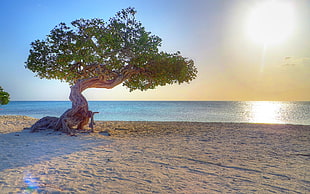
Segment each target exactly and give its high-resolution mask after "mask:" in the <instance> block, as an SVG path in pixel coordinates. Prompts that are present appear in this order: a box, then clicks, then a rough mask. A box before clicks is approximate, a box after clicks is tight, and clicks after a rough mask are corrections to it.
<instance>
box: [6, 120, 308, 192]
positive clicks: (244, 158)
mask: <svg viewBox="0 0 310 194" xmlns="http://www.w3.org/2000/svg"><path fill="white" fill-rule="evenodd" d="M35 121H36V120H35V119H32V118H29V117H22V116H0V146H1V147H0V159H1V162H0V190H1V192H2V193H10V192H11V193H27V192H28V193H310V126H297V125H266V124H265V125H264V124H233V123H189V122H120V121H119V122H97V125H96V131H97V132H96V133H91V134H89V133H81V134H77V136H67V135H65V134H61V133H58V132H53V131H42V132H39V133H29V131H28V130H23V128H24V127H29V126H30V125H31V124H33V123H34V122H35ZM107 134H110V136H107Z"/></svg>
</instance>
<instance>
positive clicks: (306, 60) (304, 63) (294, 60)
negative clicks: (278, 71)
mask: <svg viewBox="0 0 310 194" xmlns="http://www.w3.org/2000/svg"><path fill="white" fill-rule="evenodd" d="M282 66H283V67H306V68H309V67H310V57H292V56H287V57H284V60H283V63H282Z"/></svg>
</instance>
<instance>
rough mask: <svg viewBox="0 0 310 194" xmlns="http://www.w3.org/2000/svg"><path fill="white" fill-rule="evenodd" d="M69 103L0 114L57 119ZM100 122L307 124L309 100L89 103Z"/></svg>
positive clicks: (13, 106) (16, 106)
mask: <svg viewBox="0 0 310 194" xmlns="http://www.w3.org/2000/svg"><path fill="white" fill-rule="evenodd" d="M70 107H71V102H70V101H11V102H10V103H9V104H8V105H3V106H0V115H25V116H30V117H34V118H42V117H44V116H58V117H59V116H60V115H61V114H62V113H63V112H64V111H66V110H67V109H69V108H70ZM89 109H90V110H91V111H94V112H99V113H98V114H96V115H95V120H100V121H189V122H229V123H277V124H300V125H310V101H305V102H300V101H298V102H288V101H283V102H282V101H89Z"/></svg>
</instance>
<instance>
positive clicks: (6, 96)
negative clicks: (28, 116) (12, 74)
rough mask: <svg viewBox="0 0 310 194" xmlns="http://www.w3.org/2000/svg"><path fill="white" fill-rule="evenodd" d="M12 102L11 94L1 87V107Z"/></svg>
mask: <svg viewBox="0 0 310 194" xmlns="http://www.w3.org/2000/svg"><path fill="white" fill-rule="evenodd" d="M9 102H10V94H9V93H7V92H5V91H4V90H3V88H2V87H1V86H0V105H5V104H8V103H9Z"/></svg>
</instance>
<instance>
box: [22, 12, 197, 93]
mask: <svg viewBox="0 0 310 194" xmlns="http://www.w3.org/2000/svg"><path fill="white" fill-rule="evenodd" d="M135 14H136V10H135V9H134V8H130V7H129V8H127V9H124V10H122V11H120V12H118V13H117V14H116V15H115V16H114V17H112V18H110V20H109V21H108V22H105V21H103V20H102V19H79V20H75V21H73V22H71V25H70V26H68V25H67V24H65V23H60V24H59V25H57V26H56V27H55V28H54V29H53V30H51V32H50V34H49V35H48V36H47V37H46V39H45V40H36V41H34V42H32V43H31V49H30V54H29V56H28V60H27V62H26V66H25V67H26V68H28V69H30V70H31V71H33V72H34V73H36V75H37V76H38V77H40V78H47V79H59V80H62V81H65V82H68V83H70V84H74V83H75V82H76V81H77V80H79V79H87V78H91V77H102V76H106V77H108V79H112V78H113V76H115V75H121V74H122V73H123V72H125V70H128V69H135V70H139V71H137V72H139V73H135V74H131V76H130V77H129V78H128V79H126V80H125V81H124V83H123V84H124V85H125V86H127V87H128V88H129V89H130V90H136V89H140V90H146V89H148V88H155V87H156V86H157V85H165V84H173V83H182V82H189V81H191V80H192V79H194V78H195V77H196V73H197V70H196V68H195V66H194V62H193V61H192V60H190V59H186V58H184V57H182V56H180V53H179V52H177V53H173V54H169V53H165V52H159V49H158V48H159V47H160V46H161V41H162V40H161V39H160V38H159V37H158V36H155V35H152V34H151V33H150V32H147V31H146V30H145V28H144V27H143V26H142V24H141V23H140V22H139V21H137V20H136V18H135ZM93 67H95V68H93Z"/></svg>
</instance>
